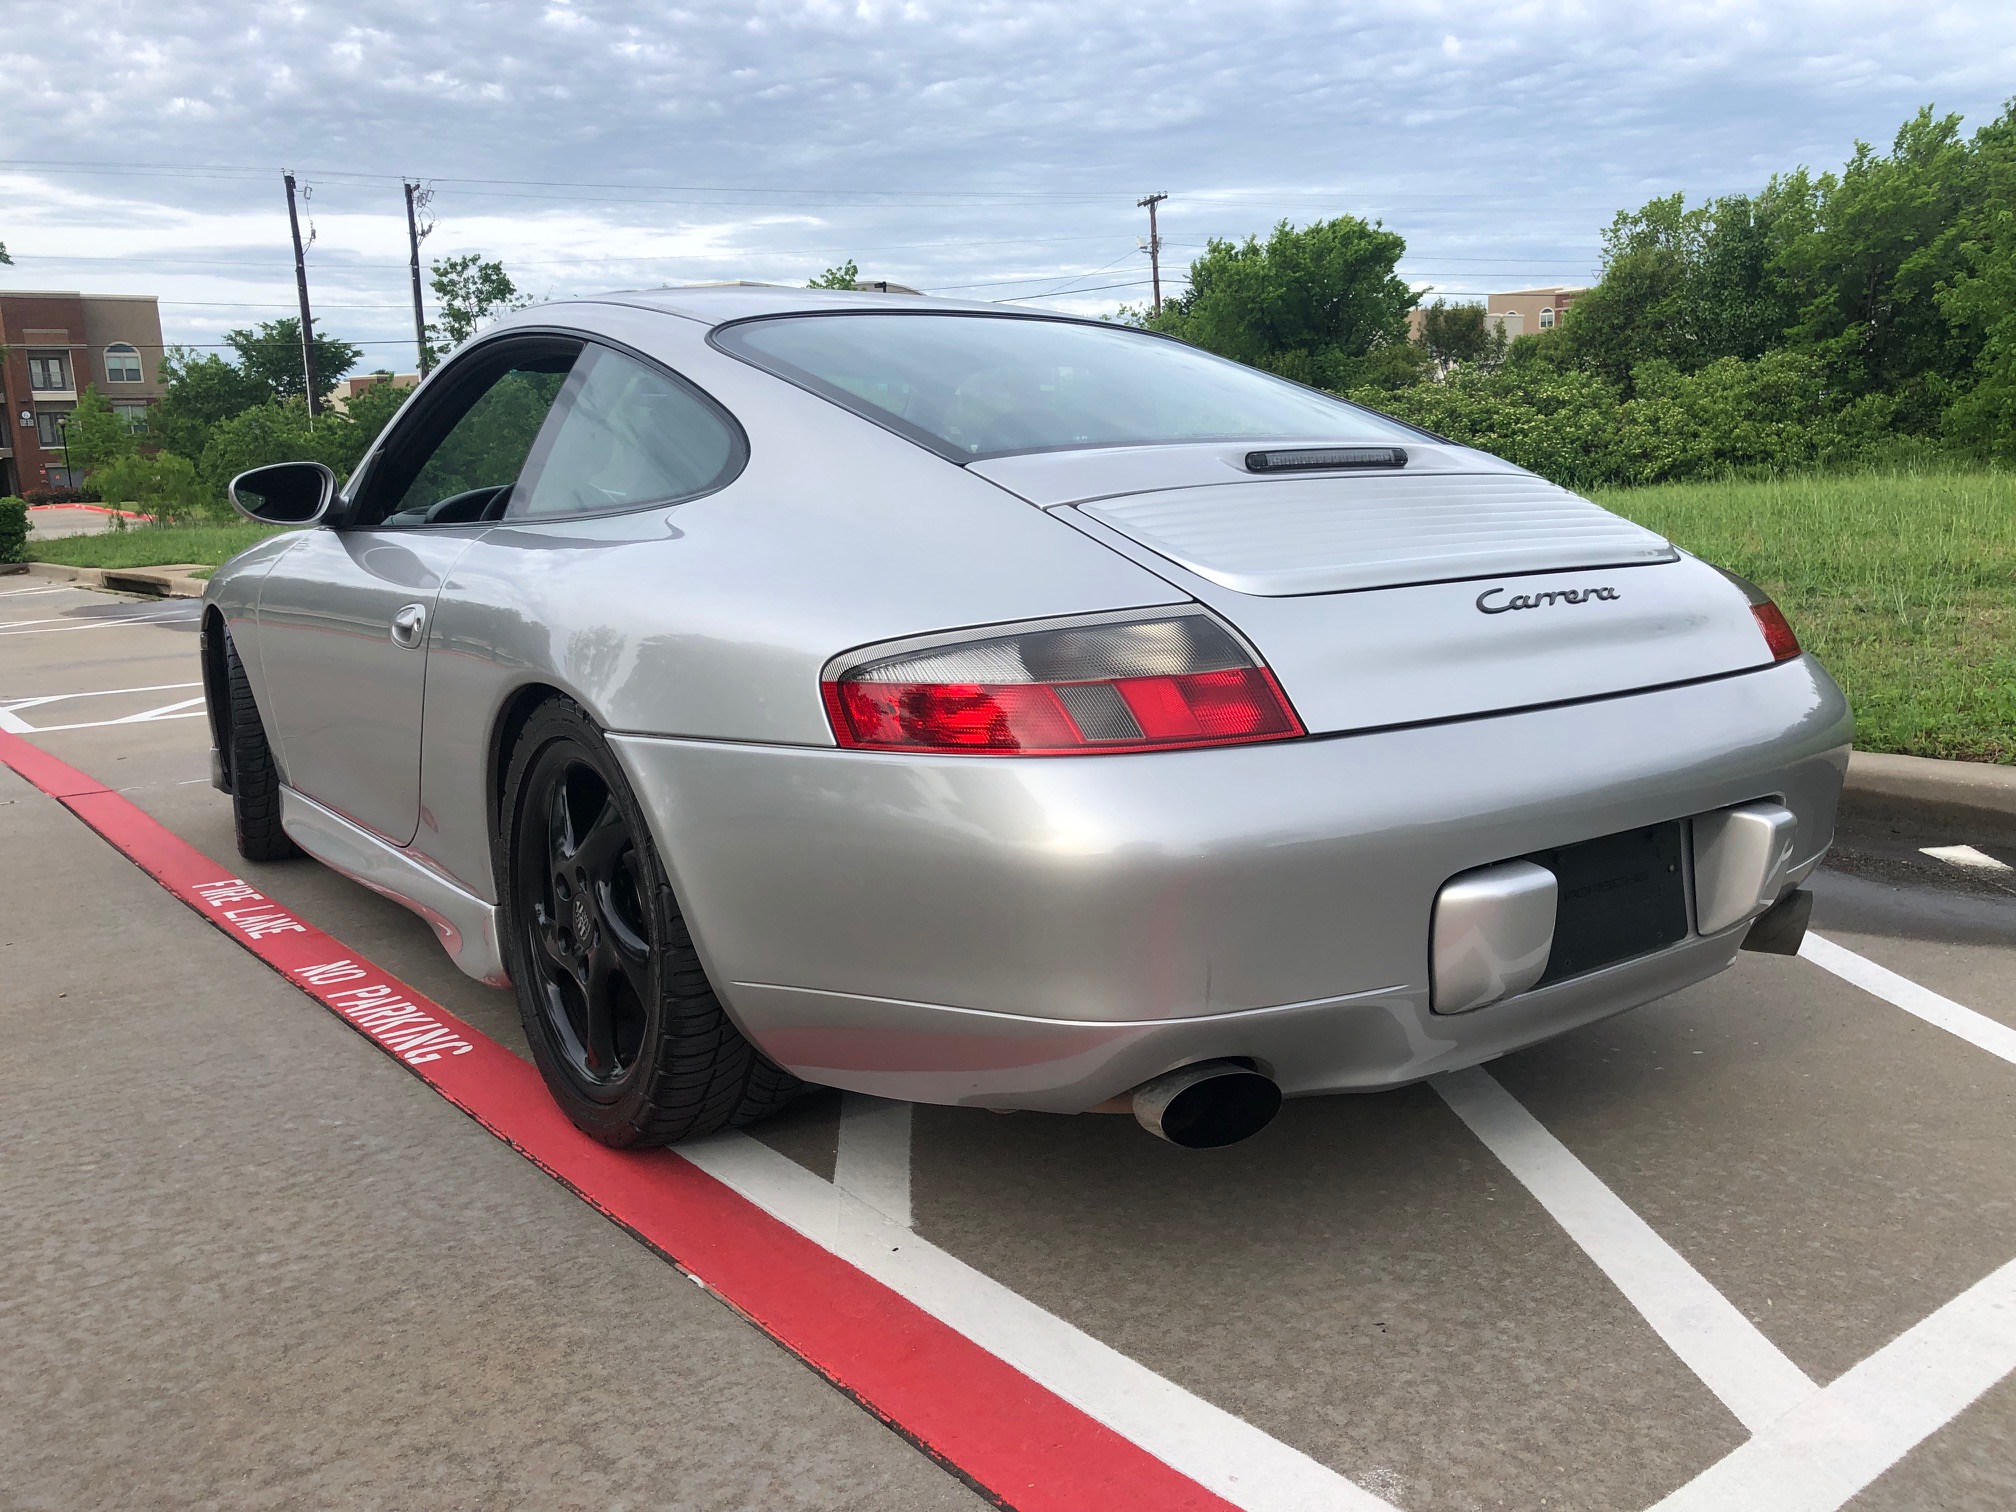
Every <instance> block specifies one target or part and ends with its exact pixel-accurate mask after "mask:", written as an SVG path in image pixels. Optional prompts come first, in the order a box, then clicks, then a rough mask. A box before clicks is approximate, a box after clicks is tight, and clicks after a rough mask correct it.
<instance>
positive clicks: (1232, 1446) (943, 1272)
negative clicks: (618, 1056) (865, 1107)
mask: <svg viewBox="0 0 2016 1512" xmlns="http://www.w3.org/2000/svg"><path fill="white" fill-rule="evenodd" d="M679 1153H680V1154H681V1155H682V1156H684V1157H685V1158H686V1159H688V1160H690V1161H692V1162H693V1163H694V1164H695V1165H697V1166H699V1167H700V1169H702V1170H703V1171H705V1172H707V1174H708V1175H710V1176H712V1177H714V1178H715V1179H716V1180H717V1181H720V1182H722V1183H724V1184H725V1185H727V1186H728V1187H730V1188H732V1189H733V1190H735V1191H736V1192H739V1193H740V1194H741V1195H742V1196H744V1197H746V1198H748V1199H749V1200H750V1201H751V1202H753V1203H755V1204H756V1205H757V1206H758V1207H760V1208H762V1209H763V1210H764V1211H765V1212H767V1213H769V1214H770V1215H771V1216H772V1217H773V1218H776V1219H778V1220H780V1221H781V1222H783V1223H786V1224H789V1225H790V1226H791V1227H792V1228H794V1229H796V1230H797V1231H798V1232H799V1233H801V1234H803V1235H805V1237H806V1238H808V1239H810V1240H811V1241H812V1242H813V1243H814V1244H817V1245H819V1246H821V1247H822V1248H824V1249H827V1250H830V1251H831V1252H832V1253H833V1254H836V1255H838V1256H839V1257H840V1258H841V1259H843V1260H845V1261H847V1262H848V1263H849V1264H851V1265H854V1266H856V1267H858V1268H859V1269H861V1270H863V1271H866V1272H867V1273H868V1274H869V1275H870V1276H873V1277H874V1278H875V1279H876V1280H877V1281H880V1282H881V1283H882V1284H883V1285H884V1286H887V1287H889V1288H890V1289H891V1290H892V1291H894V1292H896V1293H897V1294H898V1295H899V1296H902V1297H904V1298H906V1299H907V1300H909V1301H911V1302H913V1303H915V1304H916V1305H917V1306H919V1307H921V1308H923V1309H924V1310H925V1311H926V1312H928V1313H930V1314H931V1315H932V1316H934V1317H936V1318H937V1319H938V1320H939V1321H940V1322H942V1323H944V1324H946V1325H947V1326H948V1327H951V1328H953V1329H956V1330H957V1331H958V1332H960V1333H962V1334H964V1335H965V1336H966V1337H967V1338H969V1339H971V1340H972V1341H973V1342H974V1343H976V1344H978V1345H979V1346H980V1347H981V1348H982V1349H985V1350H987V1351H988V1352H990V1353H992V1354H995V1355H998V1356H1000V1357H1001V1358H1002V1359H1003V1360H1006V1361H1007V1362H1008V1363H1009V1364H1010V1365H1012V1366H1014V1367H1015V1368H1016V1369H1017V1370H1019V1371H1021V1372H1022V1373H1023V1374H1024V1375H1026V1376H1028V1377H1029V1378H1030V1379H1032V1380H1034V1381H1035V1382H1036V1383H1037V1384H1038V1385H1041V1386H1043V1387H1045V1388H1047V1389H1048V1390H1050V1391H1053V1392H1055V1393H1056V1394H1057V1395H1058V1396H1060V1397H1062V1398H1064V1400H1065V1401H1067V1402H1069V1403H1071V1404H1072V1405H1073V1406H1074V1407H1077V1408H1078V1409H1079V1410H1080V1411H1082V1412H1085V1413H1088V1414H1090V1415H1091V1416H1092V1417H1095V1418H1097V1419H1098V1420H1099V1421H1100V1422H1102V1423H1104V1424H1105V1425H1106V1426H1107V1427H1109V1428H1111V1429H1113V1431H1114V1432H1116V1433H1118V1434H1120V1435H1122V1436H1123V1437H1125V1438H1128V1439H1132V1440H1133V1441H1134V1442H1135V1443H1136V1444H1138V1445H1140V1446H1141V1447H1142V1448H1143V1449H1145V1450H1147V1451H1148V1452H1149V1453H1150V1454H1152V1455H1154V1456H1155V1457H1156V1458H1157V1459H1159V1460H1161V1461H1162V1462H1163V1463H1164V1464H1166V1465H1169V1466H1170V1467H1172V1468H1173V1469H1175V1470H1178V1471H1180V1472H1182V1473H1183V1474H1184V1475H1187V1476H1189V1477H1190V1478H1191V1479H1192V1480H1195V1481H1197V1482H1198V1483H1199V1484H1201V1485H1203V1486H1205V1487H1207V1488H1209V1489H1210V1490H1212V1491H1215V1492H1216V1493H1217V1494H1218V1495H1220V1496H1222V1497H1224V1498H1225V1499H1226V1500H1227V1501H1229V1502H1231V1503H1233V1504H1234V1505H1235V1506H1238V1507H1241V1508H1244V1509H1245V1512H1313V1509H1324V1512H1395V1509H1394V1508H1393V1505H1392V1503H1390V1502H1387V1501H1384V1500H1382V1499H1381V1498H1379V1497H1377V1496H1374V1495H1373V1494H1372V1493H1371V1492H1369V1491H1367V1490H1365V1489H1364V1488H1363V1487H1362V1486H1359V1485H1357V1484H1356V1483H1354V1482H1352V1481H1349V1480H1347V1479H1345V1478H1344V1477H1343V1476H1341V1475H1339V1474H1338V1473H1337V1472H1336V1471H1334V1470H1331V1469H1330V1468H1328V1467H1327V1466H1325V1465H1321V1464H1318V1463H1317V1462H1316V1461H1315V1460H1313V1459H1311V1458H1310V1457H1309V1456H1308V1455H1306V1454H1304V1453H1302V1452H1301V1451H1300V1450H1299V1449H1291V1448H1290V1447H1289V1446H1288V1445H1286V1444H1284V1443H1282V1442H1281V1441H1280V1440H1279V1439H1276V1438H1274V1437H1272V1436H1270V1435H1269V1434H1267V1433H1266V1432H1264V1431H1263V1430H1261V1429H1259V1428H1255V1427H1254V1426H1253V1425H1252V1424H1251V1423H1248V1422H1246V1421H1244V1420H1243V1419H1241V1418H1237V1417H1234V1416H1233V1415H1232V1414H1231V1413H1229V1412H1226V1411H1224V1410H1223V1409H1222V1408H1218V1407H1214V1406H1212V1405H1211V1404H1210V1403H1209V1402H1207V1401H1205V1400H1204V1399H1203V1398H1201V1397H1197V1396H1193V1395H1191V1394H1190V1393H1189V1392H1187V1391H1185V1390H1184V1389H1183V1388H1182V1387H1180V1386H1178V1385H1176V1384H1175V1383H1174V1382H1172V1381H1168V1380H1165V1379H1163V1378H1162V1377H1161V1376H1159V1375H1157V1374H1155V1372H1154V1371H1152V1370H1150V1369H1148V1367H1147V1366H1145V1365H1141V1364H1138V1363H1136V1362H1135V1361H1133V1360H1130V1359H1128V1358H1127V1356H1125V1355H1123V1354H1121V1353H1120V1352H1119V1351H1118V1350H1115V1349H1112V1348H1109V1347H1108V1346H1107V1345H1105V1344H1102V1343H1100V1342H1099V1341H1098V1340H1097V1339H1095V1338H1093V1337H1092V1336H1091V1335H1090V1334H1087V1333H1085V1332H1083V1331H1082V1330H1080V1329H1078V1328H1076V1327H1074V1326H1072V1325H1071V1324H1069V1323H1067V1322H1065V1321H1064V1320H1063V1319H1062V1318H1059V1317H1055V1316H1053V1315H1052V1314H1050V1313H1048V1312H1046V1311H1044V1310H1043V1309H1042V1308H1041V1307H1038V1306H1037V1305H1036V1304H1035V1303H1034V1302H1031V1301H1030V1300H1029V1299H1028V1298H1026V1297H1022V1296H1019V1295H1017V1294H1016V1293H1015V1292H1012V1291H1010V1290H1009V1289H1008V1288H1007V1287H1005V1286H1003V1285H1001V1283H1000V1282H998V1281H995V1280H993V1279H991V1278H990V1277H988V1276H985V1275H983V1274H981V1273H980V1272H979V1271H977V1270H975V1269H973V1267H971V1266H970V1265H967V1264H966V1263H965V1262H964V1261H961V1260H957V1259H955V1258H953V1257H952V1256H951V1255H948V1254H947V1253H945V1251H943V1250H941V1249H939V1248H938V1247H937V1246H936V1245H934V1244H931V1243H930V1242H928V1241H927V1240H923V1239H920V1238H918V1237H917V1236H916V1235H915V1234H913V1233H911V1232H910V1230H908V1229H906V1228H902V1227H899V1226H898V1225H896V1224H894V1223H891V1222H890V1221H889V1220H888V1219H887V1218H885V1217H884V1216H883V1215H882V1214H880V1213H878V1212H876V1211H875V1210H874V1209H873V1208H871V1207H869V1206H868V1204H866V1203H865V1202H862V1201H861V1200H860V1199H859V1198H856V1197H854V1196H852V1195H851V1194H849V1193H847V1192H843V1191H842V1190H840V1188H838V1187H837V1186H834V1185H832V1184H830V1183H828V1182H824V1181H821V1180H820V1179H819V1178H818V1177H817V1176H814V1175H813V1174H812V1173H811V1172H810V1171H807V1170H806V1169H805V1168H804V1167H803V1166H801V1165H799V1164H797V1163H796V1162H795V1161H792V1160H789V1159H787V1158H786V1157H784V1156H782V1155H779V1154H778V1153H777V1152H776V1151H774V1150H772V1149H770V1148H769V1147H768V1146H766V1145H763V1144H759V1143H758V1142H757V1141H756V1140H754V1139H751V1138H749V1136H748V1135H746V1134H733V1133H731V1134H717V1135H714V1136H713V1137H712V1138H709V1139H704V1140H700V1141H698V1142H697V1143H694V1144H687V1145H681V1146H680V1147H679Z"/></svg>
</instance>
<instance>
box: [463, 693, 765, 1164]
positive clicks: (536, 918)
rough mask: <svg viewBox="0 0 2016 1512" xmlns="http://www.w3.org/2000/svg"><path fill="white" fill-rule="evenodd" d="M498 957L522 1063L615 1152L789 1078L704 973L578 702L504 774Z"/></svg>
mask: <svg viewBox="0 0 2016 1512" xmlns="http://www.w3.org/2000/svg"><path fill="white" fill-rule="evenodd" d="M502 799H503V801H502V803H501V805H500V812H499V815H498V820H499V833H498V836H497V842H498V848H499V863H500V864H499V868H498V879H499V882H500V883H501V884H502V893H503V897H504V902H505V912H506V914H507V918H506V920H505V929H504V946H505V954H506V964H507V965H508V967H509V970H510V973H511V981H512V985H513V987H514V989H515V990H516V992H517V995H518V1012H519V1016H520V1018H521V1019H522V1020H523V1021H524V1024H525V1037H526V1039H527V1040H529V1041H530V1043H531V1046H532V1058H533V1060H534V1061H535V1062H537V1064H538V1066H539V1073H540V1075H541V1077H543V1078H544V1080H545V1082H546V1086H547V1088H548V1089H549V1090H550V1091H551V1092H552V1094H553V1098H554V1100H555V1101H556V1102H558V1103H559V1104H560V1106H561V1108H562V1109H563V1110H564V1111H565V1112H566V1114H567V1116H568V1117H569V1118H570V1119H572V1120H573V1121H574V1123H575V1125H576V1126H577V1127H578V1128H580V1129H581V1130H582V1131H583V1132H585V1133H587V1134H590V1135H592V1136H593V1137H594V1138H596V1139H599V1140H601V1141H602V1142H603V1143H604V1144H608V1145H613V1146H615V1147H617V1148H619V1149H622V1148H627V1147H629V1146H633V1145H652V1144H669V1143H671V1142H673V1141H674V1140H679V1139H687V1138H692V1137H695V1136H698V1135H701V1134H711V1133H712V1132H714V1131H715V1130H716V1129H722V1128H728V1127H730V1126H733V1125H736V1124H744V1123H749V1122H751V1121H752V1120H754V1119H757V1118H760V1117H762V1116H763V1115H764V1114H766V1113H769V1112H771V1111H773V1110H774V1109H776V1108H780V1107H782V1106H783V1105H784V1104H785V1103H787V1102H789V1101H790V1100H791V1099H792V1098H793V1097H795V1096H796V1095H797V1093H798V1090H799V1083H798V1081H797V1079H796V1078H794V1077H793V1076H792V1075H791V1074H790V1073H789V1072H787V1071H785V1070H783V1069H782V1068H781V1067H779V1066H777V1065H775V1064H774V1063H773V1062H771V1061H770V1060H769V1059H767V1058H766V1057H765V1056H764V1055H763V1054H762V1053H761V1052H760V1051H758V1050H757V1049H756V1047H755V1046H754V1045H752V1044H750V1043H749V1041H748V1040H746V1039H744V1038H743V1037H742V1034H741V1032H740V1031H739V1030H738V1029H737V1028H736V1027H735V1024H734V1022H733V1021H732V1020H731V1019H730V1018H729V1017H728V1014H727V1011H726V1010H725V1009H724V1008H723V1007H722V1006H721V1002H720V1000H719V999H718V998H716V997H715V995H714V989H713V987H712V985H711V984H710V983H709V982H708V980H707V972H706V968H705V967H704V966H703V965H702V964H701V961H700V953H699V951H698V950H696V949H695V948H694V945H693V938H692V935H691V934H690V933H689V932H688V930H687V928H686V920H685V918H684V916H683V915H682V914H681V913H680V911H679V905H678V903H677V901H676V900H675V899H674V898H673V896H672V886H671V882H670V880H669V878H668V877H667V876H666V872H665V867H664V865H663V864H662V863H661V861H660V860H659V857H658V853H657V850H656V848H655V847H654V846H653V843H652V839H651V831H650V827H649V825H648V824H647V823H646V822H645V818H644V811H643V810H642V809H641V808H640V807H639V806H638V803H637V800H636V797H635V795H634V794H632V793H631V791H630V785H629V783H628V782H626V781H625V780H624V777H623V771H622V768H621V767H620V766H619V765H618V764H617V761H616V757H615V754H614V753H613V752H612V751H611V750H610V749H609V745H608V742H607V741H605V740H604V739H603V738H602V733H601V731H599V730H598V729H596V728H595V725H594V723H593V722H592V721H591V720H590V719H589V718H588V717H587V716H586V715H585V714H583V713H582V711H581V710H580V709H579V708H578V707H576V706H575V705H574V704H573V703H571V702H569V701H568V700H566V699H564V698H558V697H556V698H553V699H552V700H550V701H549V702H547V703H544V704H541V705H540V706H539V707H538V708H537V709H536V710H534V711H533V713H532V715H531V717H530V718H528V719H527V720H526V722H525V727H524V729H523V730H522V731H521V732H520V734H519V736H518V740H517V743H516V745H515V746H514V747H513V749H512V752H511V759H510V762H509V765H508V768H507V770H506V773H505V780H504V790H503V795H502Z"/></svg>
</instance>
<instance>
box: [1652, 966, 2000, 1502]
mask: <svg viewBox="0 0 2016 1512" xmlns="http://www.w3.org/2000/svg"><path fill="white" fill-rule="evenodd" d="M1807 938H1808V939H1809V940H1810V939H1811V938H1812V936H1811V935H1808V936H1807ZM2011 1370H2016V1260H2012V1261H2010V1262H2009V1264H2007V1265H2005V1266H2003V1267H2002V1268H2001V1269H2000V1270H1997V1271H1994V1272H1992V1273H1990V1274H1989V1275H1988V1276H1987V1277H1985V1278H1984V1279H1982V1280H1980V1281H1978V1282H1976V1283H1975V1284H1974V1285H1973V1286H1971V1287H1969V1288H1968V1289H1967V1290H1966V1291H1964V1292H1962V1293H1961V1294H1960V1295H1959V1296H1957V1297H1955V1298H1954V1299H1953V1300H1952V1301H1951V1302H1948V1303H1947V1304H1946V1305H1945V1306H1944V1307H1942V1308H1940V1309H1939V1311H1937V1312H1935V1313H1933V1314H1932V1316H1931V1317H1929V1318H1927V1319H1925V1320H1924V1321H1923V1322H1921V1323H1919V1324H1918V1325H1917V1326H1915V1327H1913V1328H1908V1329H1906V1330H1905V1331H1904V1332H1903V1333H1901V1334H1899V1335H1898V1336H1897V1337H1896V1338H1894V1339H1892V1340H1891V1341H1890V1342H1889V1343H1888V1344H1886V1345H1884V1346H1883V1347H1882V1348H1881V1349H1879V1350H1877V1351H1876V1353H1874V1354H1873V1355H1871V1356H1869V1358H1868V1359H1866V1360H1864V1361H1863V1362H1862V1363H1861V1364H1860V1365H1857V1366H1855V1367H1854V1369H1852V1370H1850V1371H1848V1372H1847V1373H1846V1374H1845V1375H1843V1376H1841V1377H1840V1378H1839V1379H1838V1380H1836V1381H1835V1382H1833V1384H1831V1385H1829V1386H1828V1387H1827V1388H1826V1389H1825V1390H1823V1391H1821V1392H1819V1393H1818V1394H1817V1395H1815V1396H1813V1397H1812V1398H1811V1399H1809V1400H1808V1401H1805V1402H1802V1403H1801V1404H1800V1405H1799V1406H1797V1407H1795V1408H1793V1409H1792V1410H1791V1411H1790V1412H1788V1413H1787V1414H1786V1415H1785V1416H1784V1417H1782V1418H1780V1419H1779V1420H1778V1421H1777V1422H1775V1423H1772V1424H1770V1425H1769V1426H1768V1427H1766V1428H1763V1429H1761V1430H1760V1431H1759V1432H1758V1434H1757V1436H1756V1437H1755V1438H1753V1439H1751V1440H1750V1441H1749V1442H1748V1443H1747V1444H1744V1445H1743V1446H1742V1447H1740V1448H1738V1449H1736V1450H1734V1451H1733V1452H1732V1453H1730V1454H1729V1455H1728V1456H1727V1457H1726V1458H1725V1459H1722V1460H1720V1461H1718V1462H1717V1463H1716V1464H1714V1465H1712V1466H1710V1467H1709V1468H1708V1469H1706V1470H1704V1471H1702V1472H1701V1474H1699V1475H1697V1476H1696V1477H1695V1478H1694V1479H1693V1480H1691V1481H1689V1482H1688V1483H1687V1484H1686V1485H1684V1486H1682V1487H1681V1488H1680V1489H1679V1490H1678V1491H1675V1492H1674V1493H1673V1494H1672V1495H1671V1496H1669V1497H1667V1498H1666V1499H1665V1500H1664V1501H1662V1502H1660V1503H1659V1504H1658V1506H1657V1507H1655V1508H1653V1509H1652V1512H1765V1509H1768V1512H1834V1509H1835V1508H1837V1507H1840V1506H1841V1505H1843V1504H1844V1503H1846V1502H1847V1501H1848V1500H1849V1499H1850V1498H1852V1497H1853V1496H1855V1494H1856V1493H1857V1492H1859V1491H1861V1490H1862V1488H1863V1487H1864V1486H1867V1485H1868V1484H1869V1483H1870V1482H1871V1481H1873V1480H1875V1479H1876V1477H1877V1476H1879V1475H1881V1474H1882V1473H1883V1472H1884V1471H1885V1470H1887V1469H1889V1468H1890V1466H1892V1465H1894V1464H1896V1463H1897V1461H1898V1460H1900V1459H1902V1458H1903V1457H1904V1456H1905V1455H1906V1454H1907V1453H1909V1452H1910V1451H1911V1450H1912V1449H1913V1448H1915V1447H1916V1446H1917V1445H1918V1444H1920V1443H1922V1442H1923V1441H1924V1440H1925V1439H1927V1438H1929V1437H1931V1435H1932V1434H1933V1433H1935V1432H1937V1431H1938V1430H1939V1429H1940V1428H1942V1427H1944V1426H1945V1425H1946V1424H1947V1423H1949V1422H1951V1421H1952V1420H1953V1419H1954V1418H1956V1417H1958V1416H1959V1415H1960V1413H1961V1412H1962V1411H1963V1410H1964V1409H1965V1408H1966V1407H1967V1405H1968V1404H1969V1403H1970V1402H1972V1401H1973V1400H1974V1399H1975V1398H1976V1397H1978V1396H1980V1395H1981V1393H1982V1392H1984V1391H1986V1390H1987V1389H1988V1388H1989V1387H1991V1386H1993V1385H1994V1384H1995V1383H1996V1382H1997V1381H1999V1380H2001V1379H2002V1377H2004V1376H2005V1375H2007V1374H2008V1373H2009V1372H2010V1371H2011Z"/></svg>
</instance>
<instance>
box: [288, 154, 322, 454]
mask: <svg viewBox="0 0 2016 1512" xmlns="http://www.w3.org/2000/svg"><path fill="white" fill-rule="evenodd" d="M280 177H281V178H282V179H283V180H285V181H286V184H287V229H288V230H289V231H291V232H293V233H294V289H295V292H296V293H298V294H299V295H300V296H301V377H302V378H303V380H305V381H306V383H307V385H308V418H309V419H311V420H312V419H314V418H315V417H316V416H317V415H319V414H321V413H322V390H321V387H320V386H319V385H318V384H317V383H316V382H315V317H314V316H312V315H311V314H309V313H308V259H307V256H306V255H305V254H304V253H303V252H302V250H301V217H300V216H299V215H297V214H296V213H295V211H294V175H293V174H291V173H283V174H281V175H280Z"/></svg>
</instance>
